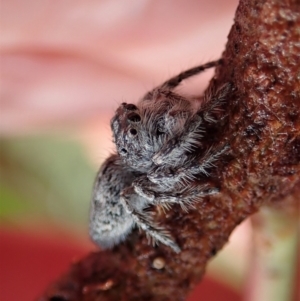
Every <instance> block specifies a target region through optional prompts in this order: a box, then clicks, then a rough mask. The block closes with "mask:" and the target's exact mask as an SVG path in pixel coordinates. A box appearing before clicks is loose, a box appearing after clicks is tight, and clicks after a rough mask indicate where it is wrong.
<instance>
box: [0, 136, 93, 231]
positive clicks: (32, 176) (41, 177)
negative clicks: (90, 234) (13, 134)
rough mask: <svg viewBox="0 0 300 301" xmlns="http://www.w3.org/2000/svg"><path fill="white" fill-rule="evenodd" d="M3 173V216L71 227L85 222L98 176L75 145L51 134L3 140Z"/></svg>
mask: <svg viewBox="0 0 300 301" xmlns="http://www.w3.org/2000/svg"><path fill="white" fill-rule="evenodd" d="M0 168H1V182H2V185H1V186H2V187H1V199H2V200H1V204H2V205H1V207H2V208H3V210H1V211H3V212H1V215H2V217H6V218H8V217H9V218H13V215H14V213H15V214H20V213H23V214H24V216H26V214H28V218H32V216H34V215H35V214H38V215H41V214H42V215H43V216H44V217H45V218H46V219H49V220H52V221H53V220H55V221H58V222H60V223H64V224H68V226H69V227H70V226H72V227H73V226H74V227H78V226H79V227H82V224H83V223H87V220H88V208H89V201H90V195H91V190H92V184H93V181H94V176H95V171H94V170H93V169H92V168H91V166H90V165H89V164H88V161H87V159H86V157H85V156H84V153H83V151H82V147H81V145H80V144H79V143H77V142H76V141H74V140H71V139H69V138H68V137H61V136H53V135H47V136H46V135H45V136H30V137H21V138H10V139H2V141H1V157H0ZM29 213H30V215H29Z"/></svg>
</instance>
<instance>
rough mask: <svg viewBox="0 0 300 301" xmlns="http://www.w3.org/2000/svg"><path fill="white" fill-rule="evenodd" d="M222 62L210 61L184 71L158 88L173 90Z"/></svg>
mask: <svg viewBox="0 0 300 301" xmlns="http://www.w3.org/2000/svg"><path fill="white" fill-rule="evenodd" d="M221 61H222V60H217V61H212V62H209V63H206V64H204V65H201V66H197V67H194V68H191V69H188V70H186V71H183V72H181V73H179V74H178V75H176V76H174V77H172V78H170V79H168V80H167V81H165V82H164V83H163V84H162V85H161V86H160V88H164V89H168V90H170V89H174V88H175V87H177V86H178V85H179V84H180V83H181V82H182V81H183V80H185V79H187V78H189V77H191V76H194V75H197V74H198V73H201V72H203V71H204V70H206V69H209V68H212V67H216V66H217V65H219V64H220V63H221Z"/></svg>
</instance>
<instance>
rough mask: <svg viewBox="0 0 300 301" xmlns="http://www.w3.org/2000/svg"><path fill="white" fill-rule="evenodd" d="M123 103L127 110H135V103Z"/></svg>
mask: <svg viewBox="0 0 300 301" xmlns="http://www.w3.org/2000/svg"><path fill="white" fill-rule="evenodd" d="M124 104H125V105H124V106H125V109H126V110H127V111H135V110H137V106H136V105H134V104H132V103H129V104H127V103H126V102H125V103H124Z"/></svg>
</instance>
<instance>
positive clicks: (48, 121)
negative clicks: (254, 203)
mask: <svg viewBox="0 0 300 301" xmlns="http://www.w3.org/2000/svg"><path fill="white" fill-rule="evenodd" d="M237 2H238V1H237V0H227V1H224V0H215V1H207V0H178V1H172V0H164V1H150V0H130V1H129V0H123V1H116V0H97V1H96V0H87V1H78V0H64V1H53V0H52V1H50V0H28V1H21V0H2V3H1V28H0V30H1V33H0V45H1V87H0V88H1V91H0V93H1V94H0V95H1V108H0V133H1V157H0V164H1V165H0V168H1V179H0V185H1V186H0V193H1V208H0V209H1V211H0V218H1V223H0V226H1V231H0V244H1V246H0V247H1V249H0V250H1V254H0V265H1V266H0V277H1V278H0V299H1V300H7V301H17V300H24V301H27V300H28V301H29V300H33V299H34V297H36V296H38V295H39V294H40V293H41V292H42V291H43V289H44V288H45V287H46V286H47V285H48V284H49V282H50V281H52V280H54V279H56V278H57V277H58V276H59V275H60V274H61V273H62V272H63V271H65V270H66V269H67V267H68V266H69V264H70V262H72V261H73V260H77V259H79V258H80V257H82V256H83V255H84V254H87V253H88V252H89V251H91V250H95V249H96V247H95V246H94V245H93V244H92V243H91V242H90V241H89V237H88V211H89V201H90V196H91V189H92V185H93V181H94V177H95V174H96V171H97V169H98V168H99V166H100V164H101V162H102V161H103V160H104V159H105V158H106V157H107V156H108V154H109V153H111V152H113V151H114V146H113V144H112V142H111V132H110V127H109V121H110V118H111V116H112V115H113V112H114V110H115V109H116V108H117V106H118V105H119V104H120V103H121V102H123V101H126V102H136V101H137V100H138V99H139V97H140V96H142V95H143V94H144V93H145V92H146V91H148V90H150V89H151V88H153V87H154V86H155V85H157V84H159V83H161V82H162V81H164V80H165V79H167V78H169V77H170V76H173V75H175V74H177V73H178V72H181V71H183V70H184V69H187V68H190V67H193V66H195V65H199V64H201V63H205V62H207V61H209V60H214V59H217V58H219V57H220V56H221V53H222V51H223V49H224V47H225V44H226V40H227V35H228V33H229V30H230V27H231V25H232V24H233V17H234V13H235V9H236V6H237ZM212 74H213V71H212V70H211V71H208V72H206V73H205V74H203V75H201V76H200V77H196V78H195V79H193V80H191V81H189V82H188V83H185V84H183V87H182V93H190V94H199V93H201V92H202V91H203V90H204V88H205V86H206V85H207V83H208V80H209V78H210V77H211V76H212ZM250 231H251V230H250V227H249V224H248V223H244V224H243V225H242V226H241V227H240V228H238V229H237V230H236V231H235V233H234V234H233V236H232V238H231V243H230V244H229V246H227V247H225V249H224V252H221V254H220V255H218V256H217V257H216V259H214V260H213V261H212V263H211V264H210V266H209V268H208V273H207V275H206V276H205V280H204V282H203V283H202V285H201V286H199V287H198V288H197V289H196V290H195V291H194V292H193V293H192V295H191V296H190V299H189V300H190V301H192V300H200V298H201V300H202V299H203V298H204V299H206V300H210V301H214V300H218V301H222V300H236V301H238V300H241V292H242V289H243V283H244V280H245V277H247V274H246V273H245V271H246V270H247V260H248V256H249V254H248V253H249V251H248V250H249V248H248V245H249V240H250V239H251V232H250Z"/></svg>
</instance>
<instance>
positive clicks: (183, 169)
mask: <svg viewBox="0 0 300 301" xmlns="http://www.w3.org/2000/svg"><path fill="white" fill-rule="evenodd" d="M220 62H221V61H220V60H219V61H214V62H210V63H207V64H205V65H201V66H198V67H195V68H192V69H189V70H187V71H184V72H182V73H180V74H179V75H177V76H175V77H172V78H171V79H169V80H167V81H166V82H164V83H163V84H162V85H160V86H158V87H157V88H155V89H153V90H152V91H150V92H148V93H147V94H146V95H145V96H144V97H143V98H142V99H141V100H140V101H139V102H138V104H137V105H135V104H127V103H122V104H121V105H120V107H119V108H118V109H117V111H116V113H115V116H114V117H113V118H112V120H111V128H112V132H113V138H114V142H115V144H116V147H117V152H118V155H112V156H111V157H110V158H109V159H108V160H106V162H105V163H104V165H103V166H102V168H101V169H100V171H99V173H98V177H97V180H96V183H95V187H94V196H93V202H92V208H91V224H90V232H91V236H92V239H93V240H94V241H95V242H97V243H98V244H99V245H101V246H102V247H110V246H112V245H114V244H117V243H119V242H120V241H122V240H123V239H124V238H125V237H126V236H127V234H128V233H129V232H130V231H131V229H132V227H133V226H134V225H135V224H136V225H137V226H139V227H140V228H141V229H142V230H144V231H145V232H146V234H147V235H148V236H150V238H152V239H153V240H154V242H156V241H158V242H161V243H163V244H165V245H167V246H169V247H171V248H172V249H173V250H174V251H176V252H179V251H180V248H179V246H178V245H177V244H176V243H175V242H174V241H173V239H172V238H171V235H170V234H169V233H168V232H167V231H165V230H164V229H163V228H161V227H159V226H158V225H156V224H155V223H154V222H153V221H152V219H151V214H148V211H146V210H145V208H147V207H148V206H149V205H161V206H163V207H166V208H169V207H170V205H172V204H180V205H181V206H182V207H183V208H184V209H187V208H188V207H190V206H193V205H194V203H195V202H196V201H197V200H199V199H201V197H203V196H205V195H211V194H215V193H217V192H219V189H218V188H216V187H210V185H208V184H207V183H206V184H203V183H205V181H203V178H205V177H207V176H208V175H209V171H210V169H211V168H212V167H213V166H214V162H215V161H217V160H218V159H219V157H220V155H221V154H222V153H224V152H225V151H226V150H227V149H228V148H229V147H228V146H227V145H223V146H221V147H216V146H213V147H210V148H207V147H206V146H205V145H204V144H203V141H204V137H206V136H207V128H209V127H210V126H211V125H214V124H216V123H217V121H218V120H217V118H218V117H216V116H217V115H218V114H219V113H220V111H221V105H222V104H223V101H224V100H225V99H226V97H227V96H228V93H229V91H230V85H229V84H226V85H223V86H221V87H220V88H218V89H210V90H208V92H206V93H205V94H204V96H203V98H202V101H196V100H195V99H189V98H186V97H184V96H181V95H179V94H177V93H175V92H174V91H173V90H174V88H176V87H177V86H178V85H179V84H180V83H181V81H183V80H184V79H187V78H189V77H191V76H194V75H196V74H198V73H200V72H202V71H204V70H205V69H208V68H211V67H215V66H217V65H218V64H220Z"/></svg>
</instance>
